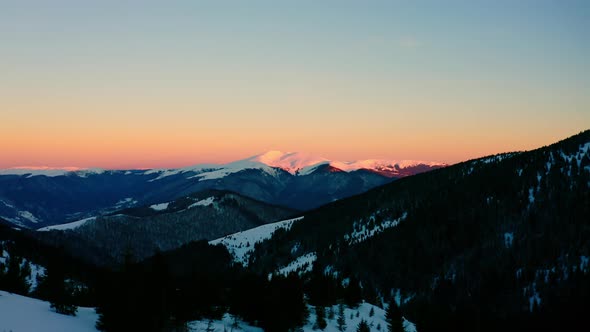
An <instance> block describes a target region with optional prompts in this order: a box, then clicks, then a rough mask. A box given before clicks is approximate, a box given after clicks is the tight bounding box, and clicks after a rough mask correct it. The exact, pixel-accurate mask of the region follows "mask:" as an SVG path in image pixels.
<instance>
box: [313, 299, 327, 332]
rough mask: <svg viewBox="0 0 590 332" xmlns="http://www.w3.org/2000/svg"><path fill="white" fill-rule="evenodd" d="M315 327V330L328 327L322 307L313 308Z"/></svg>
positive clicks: (324, 310)
mask: <svg viewBox="0 0 590 332" xmlns="http://www.w3.org/2000/svg"><path fill="white" fill-rule="evenodd" d="M315 315H316V325H317V328H318V329H320V330H323V329H325V328H326V326H327V325H328V324H327V322H326V309H325V308H324V307H322V306H319V305H318V306H316V307H315Z"/></svg>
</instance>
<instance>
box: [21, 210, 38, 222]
mask: <svg viewBox="0 0 590 332" xmlns="http://www.w3.org/2000/svg"><path fill="white" fill-rule="evenodd" d="M18 215H19V216H20V217H22V218H25V219H27V220H29V221H30V222H33V223H35V224H36V223H38V222H39V221H40V220H39V219H38V218H37V217H35V215H33V214H32V213H31V212H29V211H18Z"/></svg>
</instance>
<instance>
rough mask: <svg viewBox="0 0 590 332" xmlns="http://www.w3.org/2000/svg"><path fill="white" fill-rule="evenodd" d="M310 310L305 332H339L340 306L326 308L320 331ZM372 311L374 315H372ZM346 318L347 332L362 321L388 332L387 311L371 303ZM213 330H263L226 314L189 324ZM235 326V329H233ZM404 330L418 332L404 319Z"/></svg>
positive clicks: (350, 310)
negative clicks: (324, 319)
mask: <svg viewBox="0 0 590 332" xmlns="http://www.w3.org/2000/svg"><path fill="white" fill-rule="evenodd" d="M308 309H309V313H310V314H309V317H308V319H307V323H306V324H305V325H304V326H303V331H304V332H312V331H324V332H338V331H339V330H338V324H337V322H336V320H337V319H338V306H337V305H334V306H333V307H331V308H330V307H328V308H325V312H326V324H327V325H326V328H325V329H323V330H320V329H319V328H317V326H316V320H317V318H316V309H315V307H313V306H308ZM371 309H372V311H373V314H372V315H371ZM330 312H333V313H334V317H333V318H329V316H330V314H329V313H330ZM344 318H345V320H346V329H345V331H347V332H354V331H356V329H357V327H358V325H359V323H360V322H361V320H365V321H366V322H367V324H369V326H370V327H371V331H383V332H386V331H387V323H386V322H385V311H384V310H383V309H381V308H379V307H377V306H374V305H372V304H370V303H366V302H365V303H362V304H360V305H359V306H358V307H357V308H348V307H345V309H344ZM208 326H210V328H212V329H213V331H215V332H223V331H246V332H261V331H262V329H260V328H258V327H254V326H251V325H248V324H247V323H244V322H242V321H240V320H237V327H235V324H234V319H233V317H232V316H231V315H229V314H226V315H225V316H224V317H223V319H222V320H213V321H211V322H210V321H209V320H202V321H194V322H191V323H189V330H190V331H194V332H199V331H206V330H207V327H208ZM232 326H233V327H232ZM404 329H405V331H406V332H416V326H415V325H414V324H413V323H411V322H409V321H407V320H405V319H404Z"/></svg>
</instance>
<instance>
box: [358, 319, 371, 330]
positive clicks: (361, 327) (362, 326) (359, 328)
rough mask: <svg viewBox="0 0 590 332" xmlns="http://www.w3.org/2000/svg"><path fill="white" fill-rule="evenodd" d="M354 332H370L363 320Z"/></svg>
mask: <svg viewBox="0 0 590 332" xmlns="http://www.w3.org/2000/svg"><path fill="white" fill-rule="evenodd" d="M356 332H371V328H370V327H369V324H367V322H366V321H365V320H364V319H363V320H361V322H360V323H359V325H358V326H357V328H356Z"/></svg>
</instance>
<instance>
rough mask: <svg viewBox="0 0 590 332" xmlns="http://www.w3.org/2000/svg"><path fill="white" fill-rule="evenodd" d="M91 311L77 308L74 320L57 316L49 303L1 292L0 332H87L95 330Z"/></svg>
mask: <svg viewBox="0 0 590 332" xmlns="http://www.w3.org/2000/svg"><path fill="white" fill-rule="evenodd" d="M97 319H98V315H97V314H96V312H95V311H94V308H78V313H77V315H76V316H75V317H73V316H65V315H61V314H58V313H56V312H54V311H53V310H51V309H50V307H49V302H45V301H41V300H37V299H33V298H30V297H25V296H20V295H16V294H12V293H8V292H5V291H1V290H0V331H13V332H39V331H43V332H86V331H88V332H89V331H92V332H95V331H97V330H96V328H95V324H96V320H97Z"/></svg>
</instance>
